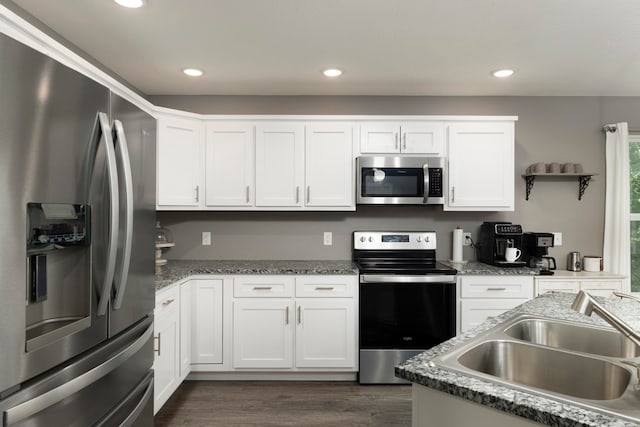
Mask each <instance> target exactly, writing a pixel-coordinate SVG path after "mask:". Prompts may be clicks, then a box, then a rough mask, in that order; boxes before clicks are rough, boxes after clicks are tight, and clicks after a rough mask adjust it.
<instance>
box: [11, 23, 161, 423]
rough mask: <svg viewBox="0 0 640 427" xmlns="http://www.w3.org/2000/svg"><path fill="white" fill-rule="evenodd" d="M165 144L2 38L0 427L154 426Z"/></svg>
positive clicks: (104, 92)
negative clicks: (159, 198)
mask: <svg viewBox="0 0 640 427" xmlns="http://www.w3.org/2000/svg"><path fill="white" fill-rule="evenodd" d="M155 132H156V125H155V119H153V117H151V116H149V115H148V114H146V113H145V112H143V111H142V110H140V109H138V108H137V107H135V106H134V105H133V104H131V103H129V102H127V101H126V100H124V99H122V98H119V97H117V96H115V95H114V94H112V93H111V92H110V91H109V90H108V89H107V88H105V87H103V86H101V85H100V84H98V83H96V82H94V81H93V80H91V79H89V78H87V77H85V76H83V75H81V74H79V73H77V72H75V71H73V70H71V69H69V68H67V67H66V66H64V65H61V64H59V63H58V62H56V61H54V60H52V59H51V58H49V57H47V56H45V55H42V54H40V53H38V52H36V51H35V50H33V49H31V48H29V47H26V46H24V45H22V44H21V43H19V42H16V41H15V40H13V39H11V38H9V37H7V36H4V35H0V241H1V242H2V248H0V413H1V414H2V417H1V419H0V420H1V424H0V426H27V425H28V426H45V425H46V426H56V425H65V426H89V425H108V426H111V425H140V426H143V425H147V426H148V425H152V424H153V371H152V370H151V365H152V363H153V307H154V295H155V289H154V283H153V275H154V268H155V267H154V219H155V211H154V209H155Z"/></svg>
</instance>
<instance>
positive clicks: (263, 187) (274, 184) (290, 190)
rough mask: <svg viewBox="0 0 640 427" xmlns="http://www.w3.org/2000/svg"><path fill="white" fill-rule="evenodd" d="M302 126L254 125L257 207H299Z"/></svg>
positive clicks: (302, 151)
mask: <svg viewBox="0 0 640 427" xmlns="http://www.w3.org/2000/svg"><path fill="white" fill-rule="evenodd" d="M303 138H304V125H302V124H297V123H285V122H283V123H265V124H259V125H257V126H256V203H255V204H256V206H260V207H269V206H271V207H286V206H302V203H303V198H304V196H303V194H302V193H303V185H304V170H303V169H304V141H303Z"/></svg>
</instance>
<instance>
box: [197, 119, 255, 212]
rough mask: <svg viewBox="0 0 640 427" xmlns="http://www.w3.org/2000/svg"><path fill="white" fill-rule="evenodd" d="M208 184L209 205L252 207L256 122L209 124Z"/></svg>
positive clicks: (206, 179)
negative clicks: (254, 130) (254, 131)
mask: <svg viewBox="0 0 640 427" xmlns="http://www.w3.org/2000/svg"><path fill="white" fill-rule="evenodd" d="M206 129H207V132H206V143H205V158H206V163H205V165H206V167H205V183H206V200H205V205H206V206H207V207H216V206H238V207H240V206H252V205H253V199H254V190H255V188H254V133H253V129H254V126H253V124H250V123H248V124H238V123H218V122H213V123H207V128H206Z"/></svg>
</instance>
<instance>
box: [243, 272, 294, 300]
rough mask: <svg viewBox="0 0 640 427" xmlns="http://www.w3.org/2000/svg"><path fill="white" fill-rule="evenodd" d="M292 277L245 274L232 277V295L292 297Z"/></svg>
mask: <svg viewBox="0 0 640 427" xmlns="http://www.w3.org/2000/svg"><path fill="white" fill-rule="evenodd" d="M294 283H295V278H294V277H281V276H266V277H265V276H246V277H236V278H235V279H233V296H234V297H236V298H243V297H252V298H255V297H266V298H283V297H292V296H293V288H294Z"/></svg>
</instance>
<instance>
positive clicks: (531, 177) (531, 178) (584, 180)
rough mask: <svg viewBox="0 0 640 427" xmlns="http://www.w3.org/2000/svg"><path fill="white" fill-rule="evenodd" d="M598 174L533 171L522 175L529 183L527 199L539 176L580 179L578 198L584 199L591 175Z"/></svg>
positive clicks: (554, 178)
mask: <svg viewBox="0 0 640 427" xmlns="http://www.w3.org/2000/svg"><path fill="white" fill-rule="evenodd" d="M595 175H598V174H597V173H584V172H582V173H532V174H526V175H522V177H523V178H524V179H525V181H526V183H527V196H526V200H529V195H530V194H531V189H532V188H533V183H534V182H535V180H536V178H537V177H544V178H551V179H552V180H557V179H561V180H566V179H576V178H577V179H578V200H582V195H583V194H584V190H586V189H587V187H588V186H589V182H590V181H591V177H593V176H595Z"/></svg>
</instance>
